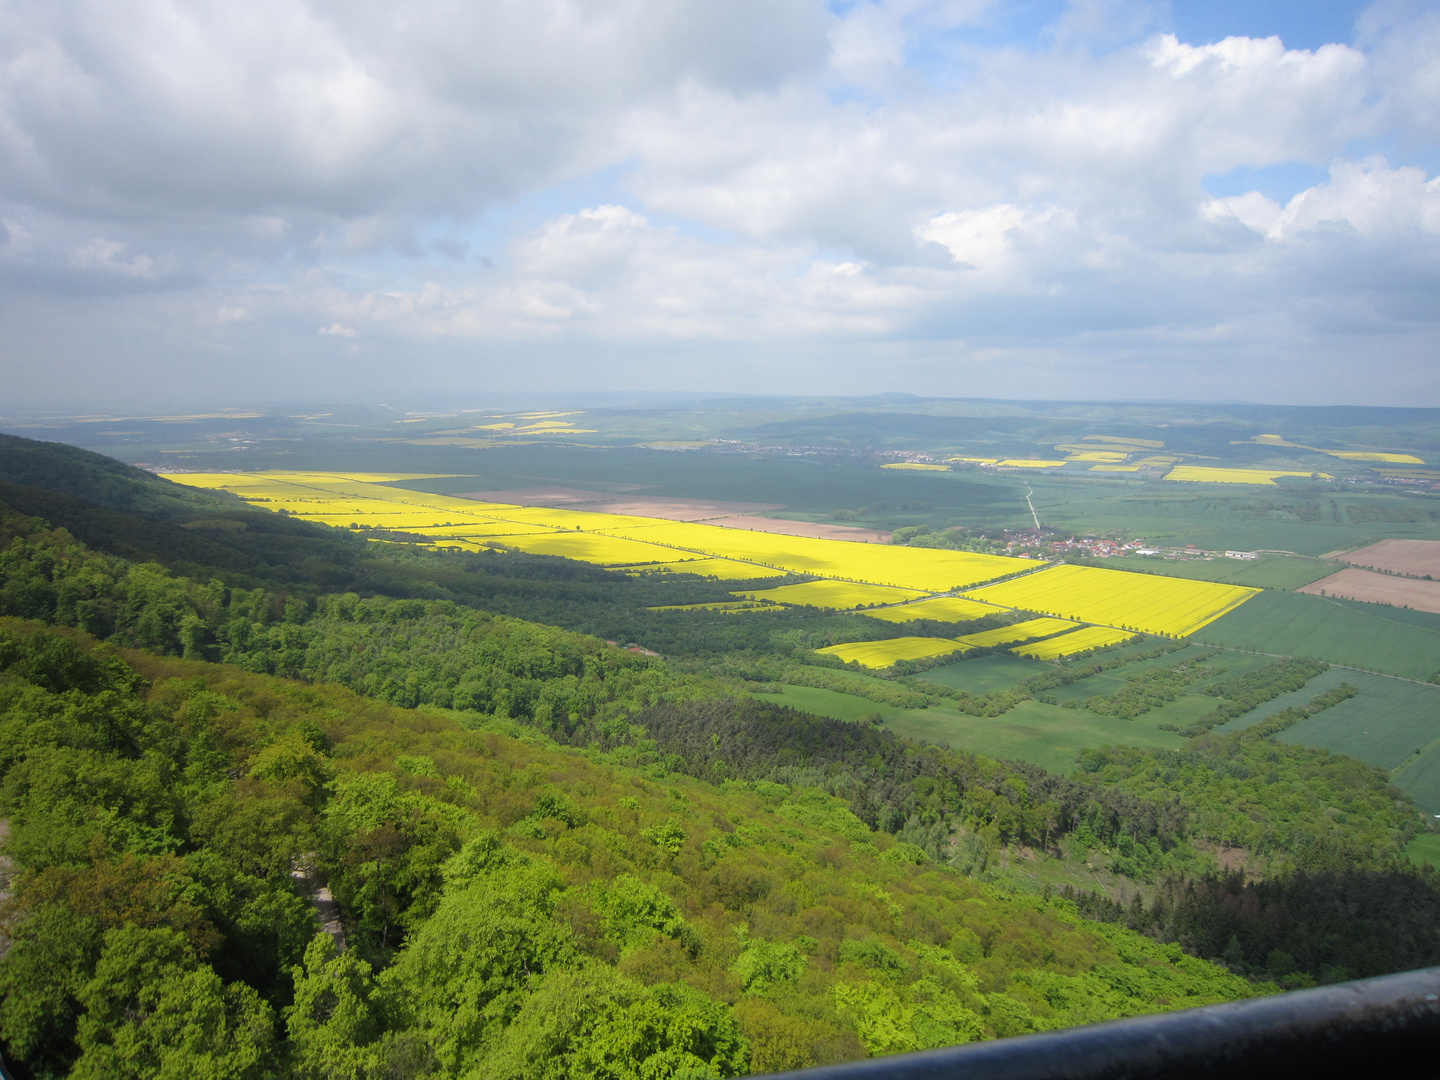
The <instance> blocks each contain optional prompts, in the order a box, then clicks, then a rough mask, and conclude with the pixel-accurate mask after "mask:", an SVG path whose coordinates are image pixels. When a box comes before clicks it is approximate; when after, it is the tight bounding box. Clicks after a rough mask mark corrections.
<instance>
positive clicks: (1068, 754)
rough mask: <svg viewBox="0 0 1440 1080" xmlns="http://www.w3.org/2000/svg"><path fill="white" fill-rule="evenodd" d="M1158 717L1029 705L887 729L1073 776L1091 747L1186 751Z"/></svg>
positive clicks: (930, 716) (942, 713) (933, 717)
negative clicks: (1163, 728)
mask: <svg viewBox="0 0 1440 1080" xmlns="http://www.w3.org/2000/svg"><path fill="white" fill-rule="evenodd" d="M1212 707H1213V706H1212ZM1158 715H1159V713H1158V712H1156V713H1147V714H1146V715H1144V716H1142V717H1139V718H1138V719H1136V720H1117V719H1115V718H1114V717H1110V716H1096V715H1095V714H1094V713H1089V712H1086V711H1085V710H1084V709H1062V708H1061V707H1060V706H1058V705H1046V704H1044V703H1043V702H1039V701H1025V702H1021V703H1020V704H1019V705H1017V706H1016V707H1015V708H1013V709H1011V710H1010V711H1009V712H1008V713H1006V714H1005V715H1004V716H996V717H990V718H982V717H978V716H966V715H965V714H964V713H959V712H955V711H954V710H951V709H945V708H934V709H906V710H904V711H902V712H899V713H897V714H896V715H895V716H894V717H893V718H892V719H890V720H887V721H886V724H885V726H886V727H888V728H890V729H891V730H892V731H894V732H896V733H897V734H899V735H904V736H905V737H907V738H910V739H925V740H927V741H929V742H932V743H938V744H941V745H948V746H950V747H951V748H953V749H955V750H968V751H970V752H972V753H976V754H985V755H986V756H988V757H997V758H1013V759H1015V760H1017V761H1029V762H1032V763H1034V764H1036V765H1043V766H1044V767H1045V768H1047V769H1052V770H1054V771H1056V772H1069V771H1070V770H1071V769H1073V768H1075V759H1076V757H1077V756H1078V755H1079V753H1080V751H1081V750H1084V749H1086V748H1087V747H1091V746H1107V745H1112V744H1123V745H1126V746H1156V747H1162V748H1165V749H1176V748H1178V747H1181V746H1184V745H1185V743H1186V740H1184V739H1182V738H1181V737H1180V736H1179V735H1176V734H1174V733H1173V732H1169V731H1159V730H1157V729H1156V727H1155V726H1154V725H1155V724H1156V723H1157V722H1158V721H1156V719H1155V718H1156V717H1157V716H1158Z"/></svg>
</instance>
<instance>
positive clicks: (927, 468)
mask: <svg viewBox="0 0 1440 1080" xmlns="http://www.w3.org/2000/svg"><path fill="white" fill-rule="evenodd" d="M1422 464H1423V463H1422ZM880 467H881V468H882V469H912V470H915V469H918V470H919V471H920V472H949V471H950V466H949V465H926V464H924V463H923V462H919V461H892V462H890V463H889V464H888V465H881V466H880Z"/></svg>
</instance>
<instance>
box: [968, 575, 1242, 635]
mask: <svg viewBox="0 0 1440 1080" xmlns="http://www.w3.org/2000/svg"><path fill="white" fill-rule="evenodd" d="M1259 591H1260V590H1259V589H1250V588H1246V587H1244V586H1241V585H1221V584H1218V583H1216V582H1212V581H1191V580H1189V579H1187V578H1170V577H1160V576H1159V575H1152V574H1131V573H1127V572H1126V571H1124V570H1101V569H1098V568H1096V567H1091V566H1052V567H1051V568H1050V569H1048V570H1042V571H1040V572H1039V573H1038V574H1027V575H1026V576H1025V577H1022V578H1017V579H1015V580H1014V581H1006V582H1002V583H1001V584H999V585H991V586H989V587H987V588H983V589H977V590H975V591H974V592H972V593H969V594H967V595H969V596H972V597H974V598H975V599H977V600H985V601H987V602H989V603H992V604H1001V605H1004V606H1006V607H1013V608H1019V609H1021V610H1023V611H1036V612H1041V613H1043V614H1047V615H1058V616H1062V617H1064V618H1068V619H1078V620H1079V621H1081V622H1091V623H1103V624H1105V625H1108V626H1114V627H1119V628H1121V629H1132V630H1143V631H1145V632H1146V633H1151V634H1168V635H1172V636H1175V637H1184V636H1186V635H1187V634H1193V633H1195V631H1197V630H1199V629H1200V628H1201V627H1203V626H1207V625H1208V624H1210V623H1212V622H1214V621H1215V620H1216V619H1218V618H1219V617H1220V616H1221V615H1224V614H1225V613H1226V612H1227V611H1230V610H1232V609H1234V608H1236V607H1239V606H1240V605H1241V604H1243V603H1244V602H1245V601H1246V600H1249V599H1250V598H1251V597H1252V596H1254V595H1255V594H1256V593H1258V592H1259Z"/></svg>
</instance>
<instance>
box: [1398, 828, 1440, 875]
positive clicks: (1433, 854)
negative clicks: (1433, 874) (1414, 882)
mask: <svg viewBox="0 0 1440 1080" xmlns="http://www.w3.org/2000/svg"><path fill="white" fill-rule="evenodd" d="M1405 855H1406V857H1407V858H1408V859H1409V860H1410V861H1411V862H1413V863H1418V864H1419V865H1420V866H1433V867H1434V868H1435V869H1436V870H1440V833H1433V832H1427V833H1421V834H1420V835H1419V836H1417V837H1415V839H1414V840H1411V841H1410V846H1409V847H1407V848H1406V849H1405Z"/></svg>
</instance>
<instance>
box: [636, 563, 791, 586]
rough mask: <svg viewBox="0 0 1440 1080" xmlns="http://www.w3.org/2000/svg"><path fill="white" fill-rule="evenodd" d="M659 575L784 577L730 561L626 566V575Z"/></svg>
mask: <svg viewBox="0 0 1440 1080" xmlns="http://www.w3.org/2000/svg"><path fill="white" fill-rule="evenodd" d="M652 571H653V572H656V573H661V574H699V575H700V576H701V577H712V578H718V579H719V580H720V581H758V580H760V579H761V578H777V577H784V576H785V571H784V570H775V569H772V568H771V567H768V566H756V565H755V564H754V563H743V562H735V561H733V560H731V559H685V560H682V561H681V562H672V563H649V564H646V565H644V566H627V567H626V568H625V572H626V573H627V574H643V573H649V572H652Z"/></svg>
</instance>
